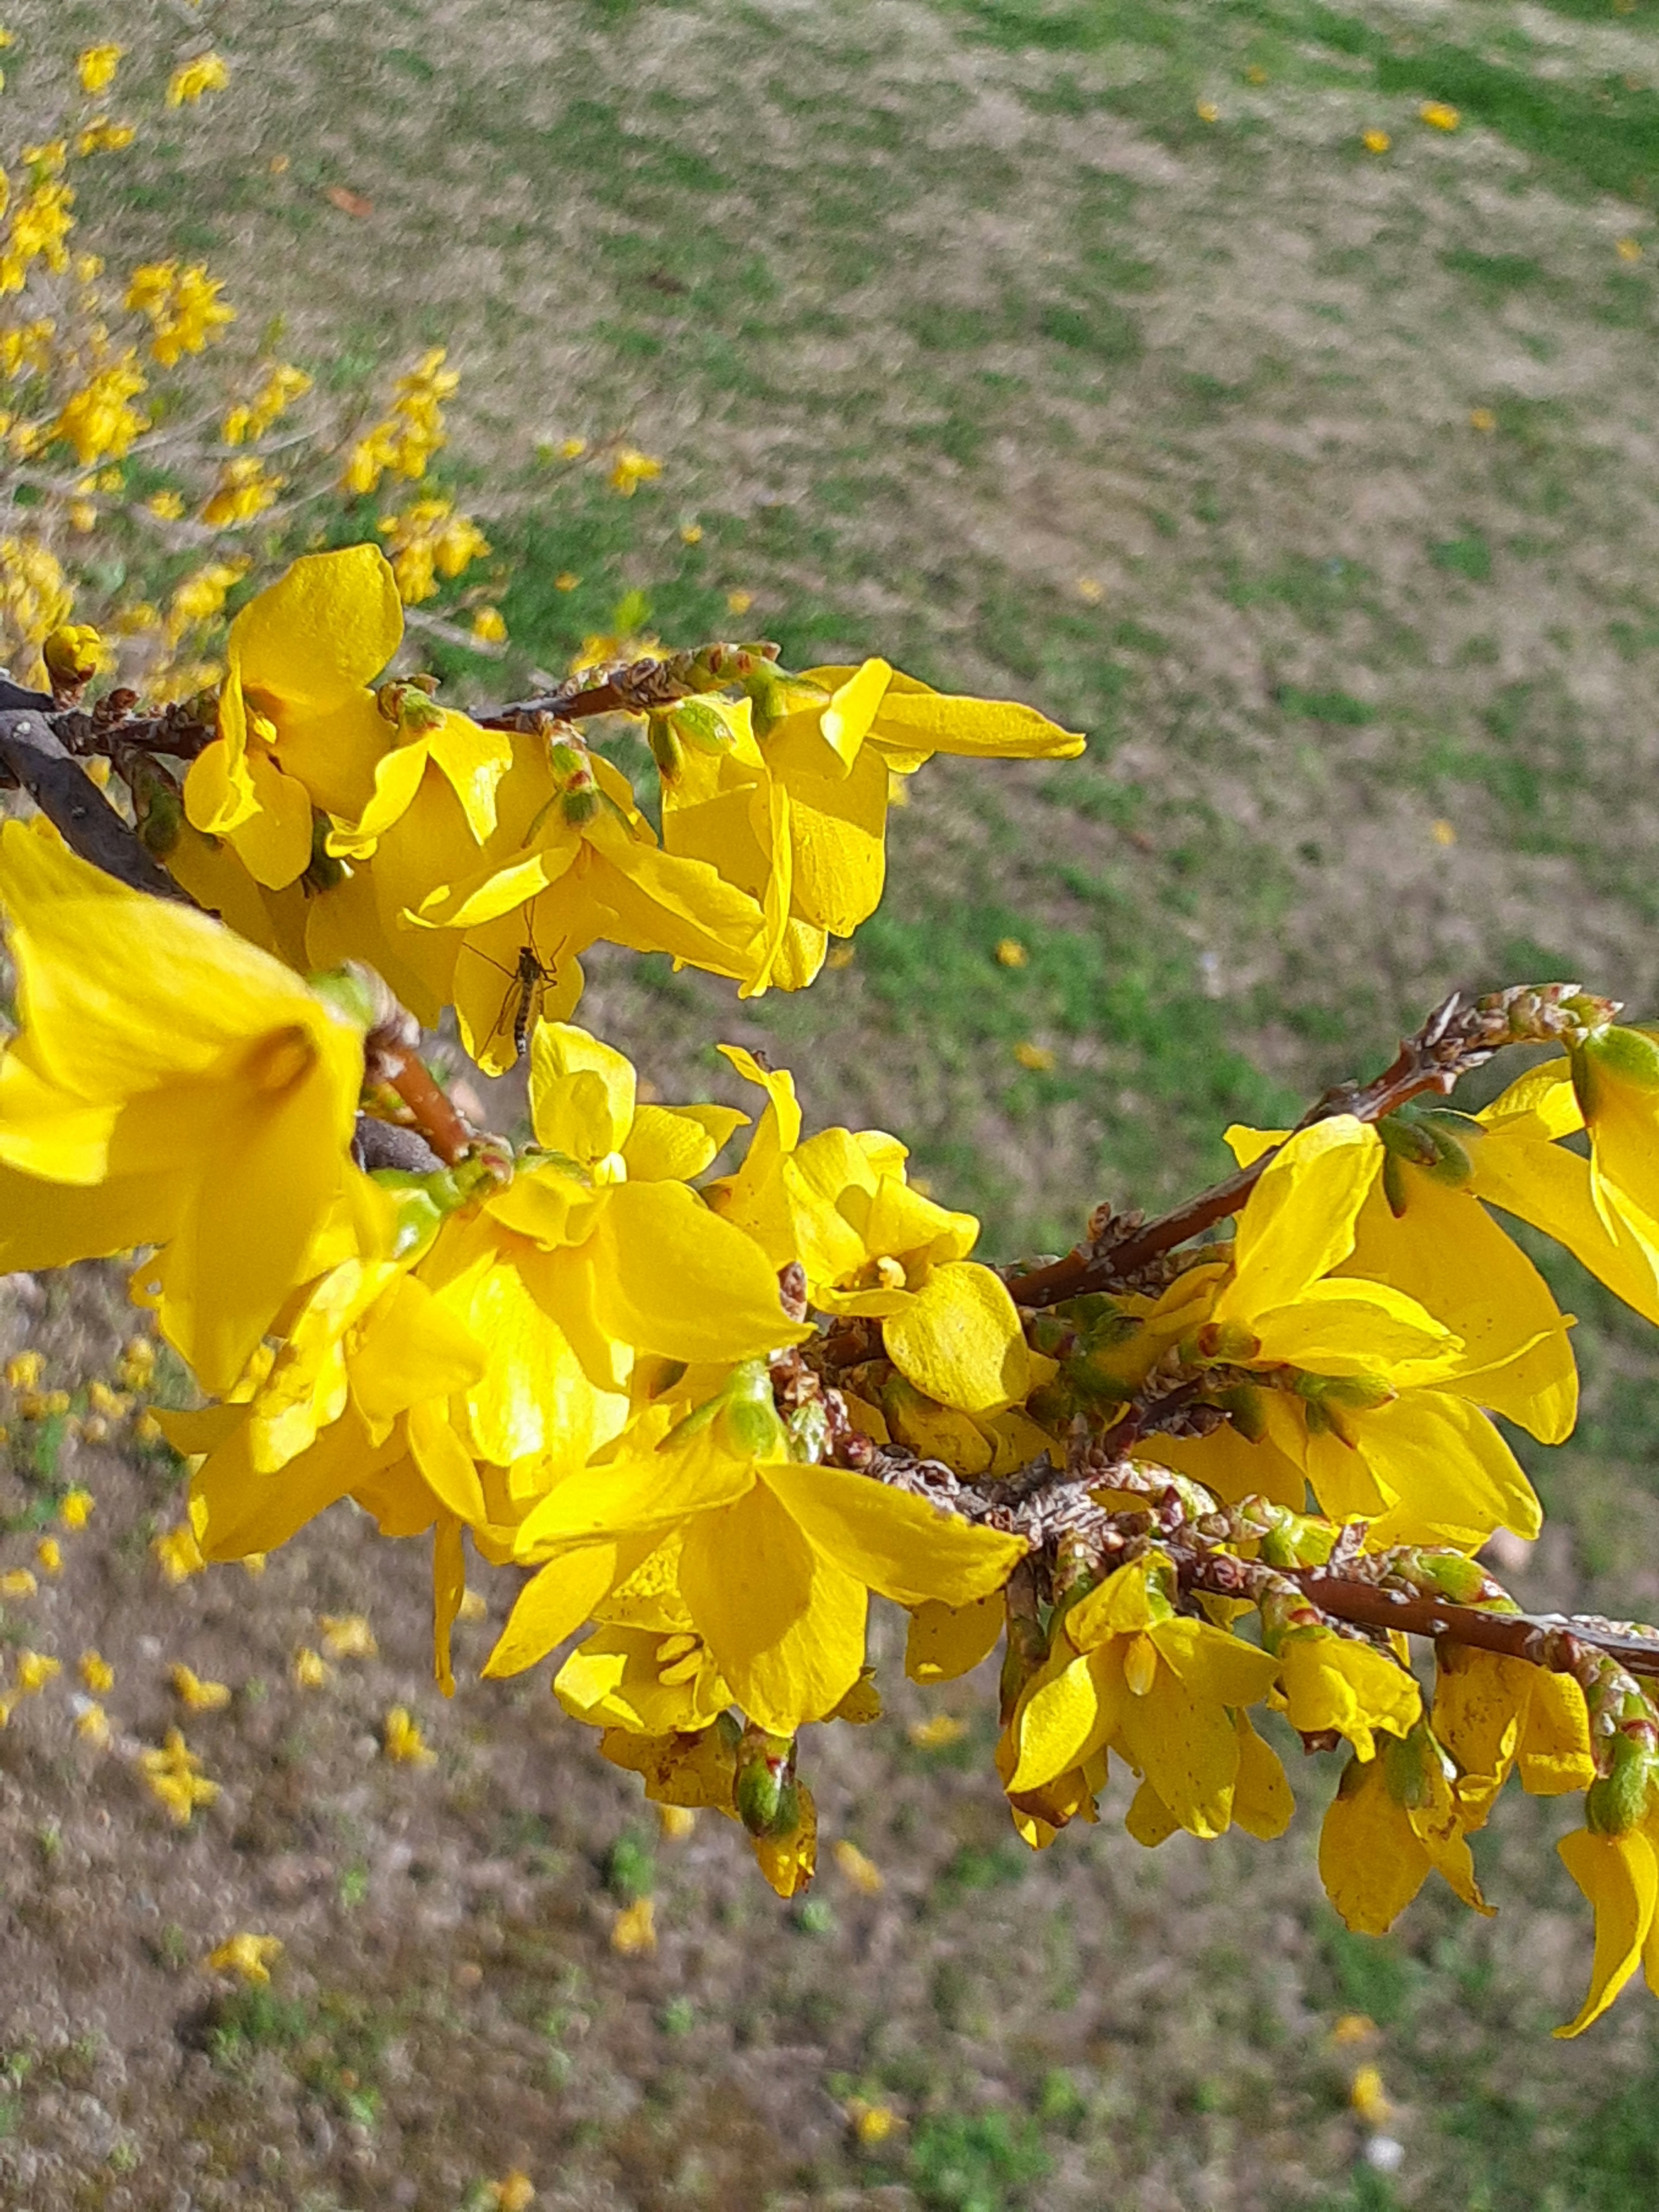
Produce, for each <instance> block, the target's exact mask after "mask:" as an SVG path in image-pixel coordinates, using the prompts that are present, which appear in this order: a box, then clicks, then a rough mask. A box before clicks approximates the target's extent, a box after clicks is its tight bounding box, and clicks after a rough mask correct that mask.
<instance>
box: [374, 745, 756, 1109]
mask: <svg viewBox="0 0 1659 2212" xmlns="http://www.w3.org/2000/svg"><path fill="white" fill-rule="evenodd" d="M496 813H497V828H496V832H495V836H494V837H492V839H491V840H490V842H489V847H488V848H487V850H486V852H485V853H484V854H483V857H482V859H481V860H479V862H478V864H477V866H475V868H474V869H473V870H472V872H471V873H470V874H467V875H463V876H460V877H459V879H458V878H457V872H456V871H455V870H454V869H453V867H450V868H446V869H445V870H444V872H442V873H441V874H439V876H438V878H437V879H438V881H439V883H440V884H441V888H440V889H439V890H430V889H429V888H426V889H422V890H415V891H414V893H413V896H411V897H410V901H409V903H410V906H411V907H412V908H417V909H418V912H419V917H420V920H421V921H422V922H423V923H424V924H426V925H427V927H428V930H429V931H430V932H431V933H434V935H435V937H442V938H448V937H451V936H452V934H453V933H460V936H461V943H460V945H459V953H457V951H455V949H454V947H453V945H452V946H451V947H450V950H449V957H450V960H451V963H452V965H453V973H454V1004H455V1010H456V1013H457V1015H458V1017H459V1022H460V1027H461V1038H462V1042H463V1043H464V1044H465V1046H466V1048H467V1049H468V1050H469V1051H470V1052H471V1054H472V1056H473V1057H474V1059H476V1060H477V1061H478V1063H479V1065H480V1066H483V1068H484V1069H485V1070H486V1071H487V1072H490V1073H501V1072H502V1071H503V1070H504V1069H505V1068H507V1067H508V1066H511V1065H512V1063H513V1057H514V1054H515V1052H516V1040H515V1038H514V1036H513V1023H512V1019H511V1013H510V1006H511V1005H512V1002H513V1001H512V997H511V995H510V994H511V987H512V986H513V981H514V978H515V975H516V974H517V973H518V971H519V969H520V964H521V955H522V954H523V953H524V952H526V951H528V952H529V953H530V954H531V955H532V958H533V959H534V960H535V962H536V963H537V968H538V970H541V971H543V978H542V987H541V988H540V991H539V996H538V1012H539V1015H540V1018H544V1019H556V1020H560V1019H565V1018H568V1016H569V1014H570V1013H571V1012H573V1011H574V1006H575V1004H576V1001H577V1000H578V998H579V997H580V993H581V989H582V980H583V979H582V971H581V966H580V956H581V955H582V953H584V952H585V951H586V950H587V948H588V946H589V945H592V944H594V943H596V942H597V941H598V940H599V939H601V938H606V939H610V941H611V943H613V944H617V945H629V946H630V947H632V949H633V950H634V951H639V952H667V953H669V954H671V955H672V957H674V958H675V959H676V960H679V961H683V962H685V963H688V964H690V965H691V966H693V967H696V968H701V969H705V970H706V971H708V973H709V974H711V975H729V976H732V977H735V978H737V979H739V980H741V979H742V978H744V976H746V975H749V974H750V971H751V970H752V969H753V967H754V964H755V962H756V959H757V957H758V948H759V946H760V943H761V937H762V931H763V915H762V914H761V910H760V908H759V907H758V906H757V904H756V902H755V901H754V900H753V899H752V898H750V896H748V895H747V894H746V893H745V892H744V891H742V890H738V889H734V888H733V887H732V885H731V884H728V883H726V881H724V880H723V879H722V878H721V877H720V874H719V873H718V872H716V870H715V869H714V868H713V867H712V866H708V865H707V864H706V863H704V862H702V861H699V860H688V859H684V858H681V857H679V856H678V855H676V854H672V853H670V852H667V851H665V850H664V849H663V848H661V847H659V845H658V844H657V842H656V840H655V838H654V836H653V833H652V831H651V828H650V825H649V824H648V823H647V821H646V820H645V817H643V815H641V812H640V811H639V809H638V808H637V807H636V806H635V805H634V800H633V793H632V792H631V791H630V789H629V785H628V783H627V781H626V780H625V779H624V778H623V776H622V775H619V774H618V772H617V769H614V768H613V767H612V766H611V763H609V762H608V761H606V760H605V759H604V758H603V757H601V756H599V755H598V754H590V753H588V752H587V751H586V749H585V748H583V747H582V746H580V744H575V743H574V742H572V741H569V740H562V741H559V742H556V743H555V744H552V745H551V746H549V747H545V748H538V749H537V750H534V751H533V752H532V750H530V749H528V748H522V747H521V748H520V749H518V750H516V751H515V755H514V759H513V769H512V772H511V773H510V774H509V775H507V777H506V778H504V779H503V781H502V782H501V787H500V789H499V790H498V792H497V793H496ZM446 878H447V880H446ZM432 880H433V873H432V871H431V870H430V869H429V868H428V871H427V884H428V886H429V884H430V883H431V881H432ZM411 889H413V886H412V885H411ZM410 957H413V953H412V951H411V954H410ZM504 985H505V986H507V990H508V995H507V996H504V990H503V986H504ZM412 1003H415V1004H416V1006H417V1007H418V1001H415V1002H412Z"/></svg>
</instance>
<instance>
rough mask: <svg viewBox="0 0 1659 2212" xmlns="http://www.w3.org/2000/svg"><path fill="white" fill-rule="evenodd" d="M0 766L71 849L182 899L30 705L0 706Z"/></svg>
mask: <svg viewBox="0 0 1659 2212" xmlns="http://www.w3.org/2000/svg"><path fill="white" fill-rule="evenodd" d="M0 769H4V771H5V775H6V777H7V779H8V780H9V781H13V782H15V783H17V784H21V787H23V789H24V790H25V791H27V793H28V794H29V797H30V798H31V799H33V801H34V803H35V805H37V806H38V807H39V808H40V811H41V812H42V813H43V814H44V815H45V816H46V817H47V819H48V820H49V821H50V822H51V823H52V824H53V826H54V827H55V828H56V829H58V832H59V834H60V835H61V836H62V837H63V839H64V843H65V844H67V845H68V846H69V847H70V850H71V851H72V852H75V853H77V854H79V855H80V857H81V858H82V860H89V861H90V862H91V863H92V865H93V866H94V867H96V868H101V869H102V870H103V871H104V872H105V874H106V875H109V876H113V877H114V878H115V879H116V881H117V882H118V883H121V884H126V886H127V887H128V889H129V890H135V891H148V892H149V893H150V894H151V896H154V897H156V898H165V899H178V900H184V901H186V902H188V900H187V894H186V893H185V891H183V890H180V888H179V885H178V884H176V883H175V882H174V881H173V878H172V877H171V876H169V875H168V874H167V872H166V870H165V869H164V868H162V867H161V866H160V864H159V863H158V862H157V861H156V860H154V859H153V858H152V857H151V855H150V854H149V852H148V851H146V849H145V848H144V845H143V842H142V840H141V839H140V837H139V836H138V833H137V830H135V829H132V828H131V826H130V825H129V824H128V823H125V822H124V821H123V820H122V819H121V817H120V816H119V815H118V813H117V812H116V811H115V809H114V808H113V807H112V805H110V803H109V801H108V799H106V798H105V796H104V794H103V793H102V792H101V791H100V790H99V788H98V787H97V785H96V784H95V783H94V781H92V778H91V777H90V776H89V775H88V774H87V772H86V770H85V769H83V768H82V765H81V763H80V762H79V761H77V760H76V758H75V757H74V755H73V754H72V753H71V752H70V750H69V749H68V747H67V746H66V745H65V744H64V742H63V740H62V738H59V737H58V735H57V733H56V732H55V731H54V730H53V728H52V725H51V722H50V721H49V720H48V718H47V717H46V715H45V714H40V713H38V712H36V711H35V710H34V709H33V708H9V709H0Z"/></svg>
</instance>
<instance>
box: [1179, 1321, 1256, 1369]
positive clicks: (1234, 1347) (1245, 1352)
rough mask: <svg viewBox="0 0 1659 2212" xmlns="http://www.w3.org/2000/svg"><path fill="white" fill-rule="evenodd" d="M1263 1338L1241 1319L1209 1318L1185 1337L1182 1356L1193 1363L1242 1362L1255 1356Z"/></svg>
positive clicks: (1194, 1365)
mask: <svg viewBox="0 0 1659 2212" xmlns="http://www.w3.org/2000/svg"><path fill="white" fill-rule="evenodd" d="M1260 1351H1261V1338H1260V1337H1259V1336H1254V1335H1252V1334H1251V1333H1250V1331H1249V1329H1248V1328H1245V1327H1244V1325H1243V1322H1236V1321H1206V1322H1204V1323H1203V1325H1202V1326H1201V1327H1200V1328H1196V1329H1194V1332H1193V1334H1191V1336H1189V1337H1186V1338H1184V1339H1183V1340H1182V1346H1181V1357H1182V1360H1183V1361H1185V1362H1186V1363H1187V1364H1188V1365H1189V1366H1193V1367H1209V1366H1215V1367H1232V1366H1242V1365H1243V1364H1245V1363H1247V1362H1248V1361H1249V1360H1252V1359H1254V1358H1255V1356H1256V1354H1257V1352H1260Z"/></svg>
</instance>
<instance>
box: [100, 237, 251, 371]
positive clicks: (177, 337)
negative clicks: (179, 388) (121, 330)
mask: <svg viewBox="0 0 1659 2212" xmlns="http://www.w3.org/2000/svg"><path fill="white" fill-rule="evenodd" d="M223 289H224V286H223V285H222V283H220V282H219V281H218V279H217V278H216V277H212V276H209V275H208V273H207V270H206V269H205V268H204V266H203V264H201V263H200V262H199V261H197V262H192V263H191V264H189V265H188V266H187V267H182V268H181V267H180V265H179V263H178V262H176V261H151V262H146V263H145V264H144V265H143V267H142V268H140V269H135V270H133V272H132V277H131V282H130V283H129V284H128V286H127V293H126V305H127V306H128V307H130V308H132V309H134V310H135V311H137V313H142V314H145V315H148V316H149V319H150V323H151V325H152V326H153V331H154V335H153V336H152V337H151V340H150V351H151V352H152V353H153V354H154V355H155V358H156V360H157V361H159V362H161V364H162V365H163V367H164V368H173V367H174V366H176V364H177V363H178V362H179V361H180V360H181V359H182V358H183V356H185V354H187V353H200V352H201V350H202V349H203V347H204V345H206V343H208V341H209V339H210V338H211V337H214V336H215V335H216V333H217V332H218V331H221V330H222V329H223V328H224V326H225V325H226V324H227V323H234V321H235V319H236V310H235V308H234V307H231V306H230V305H229V304H228V301H222V300H221V298H220V297H219V295H220V293H221V292H222V291H223Z"/></svg>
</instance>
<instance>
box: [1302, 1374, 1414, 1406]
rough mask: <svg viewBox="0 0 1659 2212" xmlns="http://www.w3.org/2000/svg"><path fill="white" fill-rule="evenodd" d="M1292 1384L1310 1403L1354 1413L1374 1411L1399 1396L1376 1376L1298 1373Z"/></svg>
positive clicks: (1389, 1385)
mask: <svg viewBox="0 0 1659 2212" xmlns="http://www.w3.org/2000/svg"><path fill="white" fill-rule="evenodd" d="M1294 1387H1295V1390H1296V1395H1297V1397H1299V1398H1305V1399H1307V1400H1308V1401H1309V1402H1310V1404H1313V1405H1317V1406H1322V1407H1327V1408H1328V1407H1332V1406H1340V1407H1344V1408H1346V1409H1347V1410H1349V1411H1352V1412H1353V1413H1375V1412H1376V1409H1377V1407H1379V1406H1389V1405H1392V1404H1393V1402H1394V1401H1395V1398H1396V1397H1397V1396H1398V1395H1399V1394H1398V1392H1397V1391H1396V1390H1395V1389H1394V1387H1393V1386H1392V1384H1390V1383H1385V1382H1383V1379H1382V1377H1381V1376H1376V1375H1298V1376H1297V1378H1296V1383H1295V1386H1294Z"/></svg>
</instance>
